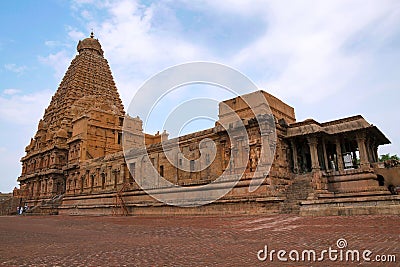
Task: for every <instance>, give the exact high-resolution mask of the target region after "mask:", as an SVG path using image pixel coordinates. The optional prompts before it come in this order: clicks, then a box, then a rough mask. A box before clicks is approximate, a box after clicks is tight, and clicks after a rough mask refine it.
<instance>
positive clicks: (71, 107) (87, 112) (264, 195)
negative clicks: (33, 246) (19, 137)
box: [14, 34, 400, 215]
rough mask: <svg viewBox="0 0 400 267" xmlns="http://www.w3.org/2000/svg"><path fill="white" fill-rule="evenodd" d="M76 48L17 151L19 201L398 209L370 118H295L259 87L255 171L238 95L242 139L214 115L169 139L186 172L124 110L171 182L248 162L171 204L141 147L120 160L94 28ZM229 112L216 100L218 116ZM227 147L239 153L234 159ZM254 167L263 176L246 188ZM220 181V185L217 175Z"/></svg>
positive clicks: (42, 206) (47, 209) (111, 91)
mask: <svg viewBox="0 0 400 267" xmlns="http://www.w3.org/2000/svg"><path fill="white" fill-rule="evenodd" d="M77 51H78V54H77V55H76V57H75V58H74V59H73V60H72V62H71V65H70V66H69V68H68V70H67V72H66V73H65V76H64V78H63V79H62V81H61V83H60V85H59V87H58V90H57V91H56V93H55V94H54V96H53V97H52V99H51V102H50V104H49V106H48V107H47V108H46V110H45V112H44V115H43V118H42V119H41V120H40V121H39V124H38V129H37V132H36V134H35V135H34V137H33V138H32V139H31V140H30V142H29V144H28V146H27V147H26V149H25V151H26V155H25V156H24V157H23V158H22V159H21V162H22V173H21V175H20V177H18V182H19V183H20V188H19V189H15V190H14V197H15V198H18V199H19V203H20V204H19V205H21V206H22V205H25V204H26V205H27V206H28V207H29V211H28V212H32V213H58V214H71V215H72V214H91V215H101V214H125V215H128V214H129V215H141V214H147V215H150V214H221V213H223V214H271V213H297V214H301V215H347V214H348V215H350V214H400V198H399V196H396V195H392V194H391V193H390V191H389V190H388V186H389V185H390V183H393V182H392V181H391V179H393V177H392V176H393V172H388V171H387V170H386V169H385V168H384V167H383V166H382V164H380V163H378V154H377V149H378V146H379V145H384V144H389V143H390V141H389V140H388V139H387V138H386V137H385V135H384V134H383V133H382V132H381V131H380V130H379V129H378V128H377V127H376V126H373V125H372V124H370V123H368V122H367V121H366V120H365V119H364V118H363V117H362V116H359V115H358V116H352V117H348V118H343V119H338V120H334V121H329V122H322V123H321V122H317V121H315V120H312V119H308V120H305V121H300V122H298V121H296V117H295V112H294V108H293V107H291V106H289V105H288V104H286V103H284V102H283V101H281V100H279V99H278V98H276V97H274V96H272V95H270V94H268V93H267V92H264V91H260V92H261V93H262V94H263V95H264V97H265V98H266V99H267V101H268V103H269V106H270V109H271V112H272V115H273V116H271V118H270V119H271V120H272V121H273V122H274V123H275V127H276V137H277V139H276V143H275V144H274V145H275V148H276V151H275V155H274V158H273V162H272V165H271V169H270V172H269V173H268V174H263V173H259V172H258V173H257V172H255V169H256V167H257V164H260V162H262V159H261V158H259V157H260V153H259V151H260V145H261V144H260V140H261V136H260V131H259V130H258V129H259V128H258V124H257V121H256V120H255V118H254V114H253V113H251V112H249V107H248V106H246V104H245V102H244V101H243V100H242V98H241V97H236V98H233V99H229V100H226V101H224V102H223V103H224V104H225V105H228V106H229V107H230V108H232V109H233V110H235V111H236V113H237V114H238V116H239V117H240V118H241V119H242V121H243V122H244V125H245V129H246V131H247V134H248V137H249V142H248V144H247V145H246V147H245V146H244V145H243V144H242V143H241V139H240V137H238V138H235V137H234V138H229V136H228V134H227V132H226V130H224V129H223V128H221V127H219V126H218V125H217V123H216V126H215V127H213V128H211V129H207V130H202V131H199V132H195V133H192V134H188V135H184V136H180V137H179V138H178V139H176V140H175V141H178V143H179V148H180V153H179V155H176V157H175V158H176V159H177V160H178V162H179V157H186V158H187V159H188V160H189V161H190V166H189V168H190V170H189V171H185V170H181V169H179V168H176V167H174V166H172V165H171V164H170V162H169V161H168V159H166V156H165V154H164V152H163V146H162V143H164V142H168V141H170V140H168V134H167V133H166V132H163V133H161V134H160V133H157V134H155V135H151V134H147V133H146V134H144V133H143V130H142V121H141V119H140V118H138V117H136V118H133V117H132V118H130V117H129V118H130V119H129V121H126V123H127V125H128V128H129V129H130V133H131V135H132V136H133V137H134V138H135V136H137V139H138V141H144V142H145V145H146V147H147V153H148V156H149V158H150V160H151V164H152V165H153V166H154V168H155V169H157V171H158V173H159V174H160V175H161V176H163V177H165V179H167V180H168V181H171V182H172V183H174V184H177V185H181V186H184V187H186V188H188V190H197V189H196V188H197V187H198V186H199V185H204V184H207V183H209V182H210V181H213V180H215V179H216V177H218V176H220V175H221V174H222V173H223V172H224V171H225V170H226V169H227V168H228V169H229V170H230V171H233V173H234V170H235V168H238V167H242V168H244V169H245V171H244V173H243V174H242V175H241V177H240V180H239V182H238V183H237V184H236V185H235V186H234V187H233V188H232V189H231V190H230V191H229V192H228V193H227V194H226V195H224V196H223V197H222V198H220V199H218V200H216V201H215V202H213V203H210V204H207V205H203V206H198V207H176V206H170V205H167V204H164V203H162V202H160V201H158V200H156V199H155V198H153V197H152V196H151V195H149V194H147V193H146V192H145V191H144V190H142V189H141V187H139V186H138V184H137V182H136V180H135V178H137V177H140V176H141V175H143V173H144V171H146V170H144V169H143V168H142V167H141V166H140V164H139V161H140V159H141V158H140V153H139V152H138V151H136V150H135V147H134V146H133V147H132V148H131V150H130V152H129V157H130V159H129V161H128V162H127V161H126V160H125V157H124V154H123V151H122V127H123V125H124V118H125V111H124V107H123V105H122V102H121V99H120V97H119V94H118V90H117V88H116V85H115V83H114V80H113V76H112V73H111V70H110V67H109V65H108V63H107V60H106V59H105V58H104V55H103V50H102V48H101V45H100V43H99V41H98V40H97V39H95V38H94V36H93V34H91V36H90V37H89V38H86V39H84V40H82V41H79V43H78V46H77ZM225 115H226V114H224V113H223V111H222V110H221V108H220V114H219V118H220V119H223V118H224V116H225ZM140 136H142V137H144V140H143V138H142V140H140V138H141V137H140ZM204 138H209V139H211V140H213V141H214V143H215V144H216V156H215V159H214V160H213V162H212V163H211V164H210V165H209V167H207V168H206V169H204V170H201V171H196V170H197V166H194V162H195V161H194V160H195V159H197V158H198V157H199V155H200V148H201V140H203V139H204ZM245 152H247V154H246V153H245ZM232 153H235V155H237V156H238V158H239V159H241V160H239V161H238V162H236V163H235V164H232V162H231V160H230V156H231V155H232ZM243 155H247V156H246V157H244V156H243ZM178 164H179V163H178ZM128 167H129V169H128ZM129 170H130V171H129ZM254 176H258V177H255V178H260V179H263V182H262V184H261V186H260V187H258V188H257V190H255V191H253V192H250V191H249V190H248V188H249V184H250V180H251V179H252V178H253V179H254ZM218 186H220V187H221V188H223V187H224V186H225V185H224V183H223V182H221V184H219V185H218ZM153 190H154V192H155V194H157V192H162V193H166V194H168V192H169V191H168V190H169V189H168V188H162V187H159V188H157V185H156V186H155V188H153ZM203 194H205V195H206V194H207V192H205V193H204V192H203Z"/></svg>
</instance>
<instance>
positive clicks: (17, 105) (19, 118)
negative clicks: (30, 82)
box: [0, 90, 53, 128]
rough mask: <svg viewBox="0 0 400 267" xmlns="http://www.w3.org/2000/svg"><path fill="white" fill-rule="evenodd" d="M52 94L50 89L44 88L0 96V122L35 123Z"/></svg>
mask: <svg viewBox="0 0 400 267" xmlns="http://www.w3.org/2000/svg"><path fill="white" fill-rule="evenodd" d="M3 92H4V91H3ZM52 94H53V92H52V91H50V90H45V91H38V92H34V93H31V94H25V95H20V94H16V93H14V94H11V95H9V96H8V97H2V96H0V122H1V123H2V124H3V123H7V124H13V125H15V124H17V125H18V124H20V125H34V124H36V123H37V122H38V121H39V119H40V118H41V116H42V114H43V111H44V109H45V108H46V106H47V105H48V104H49V101H50V98H51V95H52ZM2 128H3V127H2Z"/></svg>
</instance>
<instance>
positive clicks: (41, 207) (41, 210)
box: [24, 195, 64, 215]
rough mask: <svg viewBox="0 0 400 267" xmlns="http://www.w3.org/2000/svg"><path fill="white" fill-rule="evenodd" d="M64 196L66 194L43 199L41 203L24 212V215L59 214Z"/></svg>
mask: <svg viewBox="0 0 400 267" xmlns="http://www.w3.org/2000/svg"><path fill="white" fill-rule="evenodd" d="M63 197H64V195H56V196H54V197H52V198H51V199H47V200H42V201H41V202H40V203H39V204H37V205H36V206H34V207H32V208H30V209H29V210H27V211H26V212H24V215H57V214H58V207H59V206H60V205H61V203H62V199H63Z"/></svg>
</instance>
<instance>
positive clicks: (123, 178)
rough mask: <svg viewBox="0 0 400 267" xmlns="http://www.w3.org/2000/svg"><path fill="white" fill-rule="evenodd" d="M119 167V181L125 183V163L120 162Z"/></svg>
mask: <svg viewBox="0 0 400 267" xmlns="http://www.w3.org/2000/svg"><path fill="white" fill-rule="evenodd" d="M119 169H120V172H119V176H120V180H121V183H125V164H121V165H120V167H119Z"/></svg>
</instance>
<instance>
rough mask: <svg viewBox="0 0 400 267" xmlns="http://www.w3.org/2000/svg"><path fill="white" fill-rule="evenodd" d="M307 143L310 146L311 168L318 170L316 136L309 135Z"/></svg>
mask: <svg viewBox="0 0 400 267" xmlns="http://www.w3.org/2000/svg"><path fill="white" fill-rule="evenodd" d="M307 140H308V145H309V146H310V154H311V168H312V170H313V171H316V170H319V169H320V167H319V160H318V150H317V144H318V141H317V138H316V137H309V138H308V139H307Z"/></svg>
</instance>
